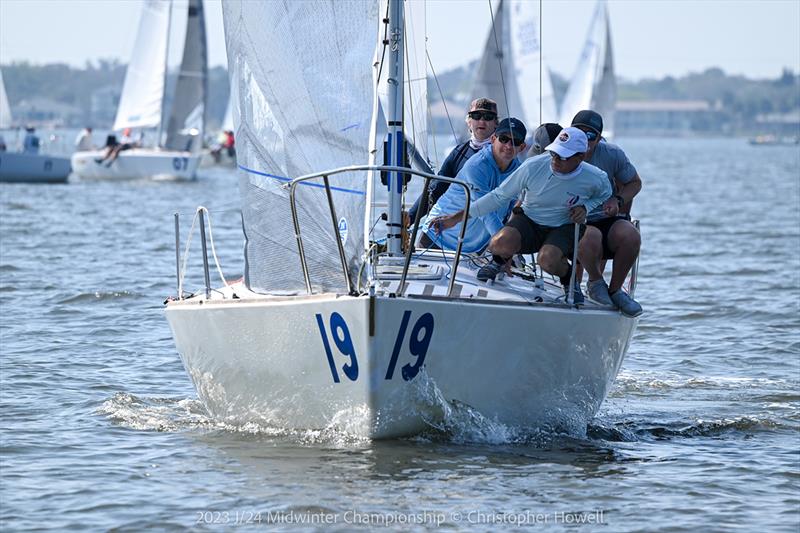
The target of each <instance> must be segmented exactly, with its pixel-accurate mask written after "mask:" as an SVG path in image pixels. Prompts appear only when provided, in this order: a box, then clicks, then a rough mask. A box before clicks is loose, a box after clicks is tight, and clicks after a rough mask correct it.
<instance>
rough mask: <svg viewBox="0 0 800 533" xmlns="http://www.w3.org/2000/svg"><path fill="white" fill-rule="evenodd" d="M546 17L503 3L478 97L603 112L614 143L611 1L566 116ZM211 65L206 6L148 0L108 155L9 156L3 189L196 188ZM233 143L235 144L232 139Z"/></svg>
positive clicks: (542, 113) (195, 1) (556, 116)
mask: <svg viewBox="0 0 800 533" xmlns="http://www.w3.org/2000/svg"><path fill="white" fill-rule="evenodd" d="M178 6H180V7H178ZM178 9H180V10H185V13H183V12H180V13H178V12H177V11H176V10H178ZM537 9H538V7H537V4H536V3H535V2H530V1H525V0H500V1H499V2H498V3H497V4H496V6H495V9H494V15H493V18H492V25H491V27H490V31H489V33H488V35H487V38H486V41H485V46H484V51H483V55H482V58H481V61H480V65H479V68H478V71H477V73H476V77H475V79H474V82H473V85H472V89H471V95H472V97H473V98H474V97H476V95H486V94H490V95H496V96H497V103H498V108H499V110H500V114H501V115H502V116H506V115H509V116H512V115H513V116H519V117H521V118H523V119H524V120H525V123H526V124H529V125H538V124H541V123H546V122H560V123H561V124H568V123H569V121H570V120H571V117H572V116H573V115H574V114H575V112H577V111H578V110H580V109H588V108H591V109H596V110H598V111H599V112H600V113H601V114H602V116H603V117H605V121H606V127H605V130H604V135H605V136H606V137H610V136H611V135H613V124H614V107H615V100H616V81H615V78H614V65H613V54H612V47H611V35H610V26H609V18H608V10H607V7H606V2H605V0H599V1H598V2H597V6H596V8H595V11H594V15H593V17H592V22H591V25H590V28H589V32H588V35H587V39H586V42H585V45H584V49H583V52H582V55H581V58H580V59H579V61H578V64H577V66H576V69H575V73H574V75H573V76H572V78H571V81H570V84H569V87H568V89H567V91H566V94H565V96H564V98H563V101H562V103H561V106H560V112H559V109H558V106H557V102H556V98H555V94H554V91H553V84H552V81H551V78H550V73H549V69H548V68H547V64H546V61H545V59H544V58H543V57H542V47H541V35H540V24H539V15H538V12H537ZM176 14H180V15H181V16H179V17H178V16H176ZM184 15H185V16H184ZM176 19H177V20H180V21H183V20H185V25H186V26H185V28H182V27H181V28H176V27H175V24H176V22H175V20H176ZM424 24H425V22H424V16H421V17H420V16H417V20H416V21H415V20H409V21H408V27H409V28H410V29H412V30H413V29H414V28H415V27H418V29H419V31H424ZM184 30H185V33H184V35H185V38H184V39H183V43H182V46H183V48H182V60H181V63H180V67H179V69H178V75H177V81H176V82H175V83H168V76H167V72H168V63H169V57H170V35H172V34H173V33H174V32H176V31H179V32H182V31H184ZM411 56H412V57H413V56H414V54H413V53H412V54H411ZM498 58H500V60H499V61H498ZM425 59H426V58H425V57H424V56H420V57H416V58H415V60H414V62H412V63H410V64H409V70H410V72H411V77H413V76H415V74H414V70H415V69H419V68H420V67H422V70H424V66H425ZM207 63H208V60H207V44H206V28H205V15H204V12H203V2H202V0H186V1H182V2H173V0H144V2H143V8H142V14H141V18H140V21H139V29H138V33H137V37H136V41H135V45H134V49H133V55H132V57H131V61H130V63H129V65H128V69H127V73H126V76H125V83H124V86H123V91H122V94H121V97H120V102H119V106H118V108H117V115H116V119H115V121H114V125H113V127H112V130H113V133H112V134H111V135H109V136H108V138H107V142H106V147H105V148H104V149H103V150H95V151H82V152H76V153H75V154H73V156H72V158H71V165H70V161H69V160H67V159H66V158H63V157H62V158H57V157H52V156H44V155H41V154H39V155H37V156H36V157H33V156H32V155H31V154H28V155H26V156H25V157H23V156H22V155H11V152H8V151H7V152H6V153H4V154H3V158H2V160H0V180H3V181H11V180H14V181H50V182H56V181H62V182H63V181H66V179H67V176H68V175H69V173H70V171H72V172H74V173H75V174H76V175H77V176H78V177H80V178H83V179H112V180H114V179H132V178H142V177H171V178H179V179H194V178H195V177H196V172H197V168H198V167H199V166H200V161H201V157H202V156H203V140H204V138H203V137H204V133H205V127H206V122H207V120H206V115H207V109H208V104H207V93H208V79H207V78H208V76H207V72H208V67H207ZM231 76H232V77H233V74H231ZM234 85H235V84H232V85H231V87H232V89H231V95H230V101H229V103H228V107H227V111H226V118H225V121H224V122H225V124H224V126H223V128H222V130H221V131H222V132H225V131H231V132H232V131H233V122H232V117H233V107H234V106H235V105H236V104H237V102H238V98H237V95H236V94H235V91H234V87H233V86H234ZM0 90H1V91H2V92H0V130H2V129H4V128H9V127H10V126H11V120H10V117H11V114H10V107H9V106H8V100H7V98H6V94H5V88H4V87H3V86H2V77H0ZM383 98H384V99H385V96H384V97H383ZM414 98H415V99H416V101H411V100H409V101H408V102H407V104H408V105H410V106H411V107H412V109H416V110H417V111H418V113H417V114H418V115H419V116H418V117H416V122H417V123H422V122H423V121H425V120H426V117H425V113H424V111H423V110H424V109H425V108H426V106H427V101H426V98H427V95H425V98H423V99H421V98H420V92H419V91H418V92H417V95H416V96H415V97H414ZM533 129H534V128H531V132H532V130H533ZM131 131H133V132H134V134H133V135H126V136H124V137H122V136H120V133H121V132H126V133H129V132H131ZM221 135H222V134H221ZM221 135H220V138H222V137H221ZM231 137H232V134H231ZM228 141H229V142H232V139H229V140H228ZM224 143H225V141H224V140H222V141H221V142H220V146H217V147H216V149H215V151H214V153H213V154H209V155H214V160H215V161H216V162H217V163H219V162H222V163H223V164H231V163H235V156H234V157H231V156H230V155H228V154H233V150H232V149H231V150H228V149H224V148H225V147H224V146H222V145H223V144H224ZM220 147H222V148H223V150H220ZM416 149H417V151H418V154H419V155H422V156H423V157H425V158H427V155H428V154H427V150H428V148H427V147H422V146H417V147H416ZM206 153H207V151H206ZM209 155H206V157H205V160H204V165H206V164H212V163H213V162H212V158H211V157H209ZM12 176H13V177H12Z"/></svg>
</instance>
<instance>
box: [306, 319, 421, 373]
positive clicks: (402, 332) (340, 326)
mask: <svg viewBox="0 0 800 533" xmlns="http://www.w3.org/2000/svg"><path fill="white" fill-rule="evenodd" d="M316 318H317V326H318V327H319V333H320V336H321V337H322V346H323V347H324V348H325V354H326V355H327V357H328V366H329V367H330V369H331V376H332V377H333V382H334V383H339V382H340V379H339V372H338V371H337V369H336V361H335V360H334V357H333V350H331V343H330V341H329V340H328V333H327V332H326V330H325V322H324V320H323V318H322V315H321V314H319V313H317V314H316ZM410 321H411V311H406V312H404V313H403V318H402V319H401V320H400V328H399V329H398V331H397V337H396V338H395V341H394V349H393V350H392V356H391V358H390V359H389V366H388V367H387V368H386V376H385V378H384V379H392V378H393V377H394V373H395V369H396V367H397V362H398V359H399V358H400V352H402V351H403V344H404V342H403V341H405V338H406V331H407V330H408V323H409V322H410ZM329 325H330V336H331V338H332V339H333V343H334V344H335V345H336V349H337V350H338V351H339V353H341V354H342V355H344V356H345V357H347V358H349V359H350V360H349V361H348V362H347V363H345V364H344V365H342V367H341V370H342V372H343V373H344V375H345V376H347V378H348V379H349V380H350V381H355V380H357V379H358V356H356V349H355V346H354V345H353V338H352V337H351V336H350V330H349V329H348V327H347V323H346V322H345V321H344V318H342V315H340V314H339V313H336V312H334V313H331V318H330V321H329ZM432 336H433V315H432V314H430V313H424V314H423V315H421V316H420V317H419V318H418V319H417V321H416V322H415V323H414V326H413V327H412V328H411V333H410V334H409V336H408V353H409V354H410V355H411V356H413V357H415V358H416V360H415V361H414V362H413V364H412V363H406V364H405V365H403V367H402V368H401V369H400V375H402V376H403V379H404V380H405V381H411V380H412V379H414V378H415V377H416V376H417V374H418V373H419V371H420V369H421V368H422V365H423V364H424V363H425V356H426V355H427V353H428V347H429V346H430V344H431V337H432Z"/></svg>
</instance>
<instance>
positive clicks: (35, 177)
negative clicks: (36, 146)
mask: <svg viewBox="0 0 800 533" xmlns="http://www.w3.org/2000/svg"><path fill="white" fill-rule="evenodd" d="M70 170H71V169H70V161H69V159H67V158H66V157H52V156H49V155H43V154H24V153H14V152H0V182H5V183H65V182H66V181H67V179H68V178H69V174H70Z"/></svg>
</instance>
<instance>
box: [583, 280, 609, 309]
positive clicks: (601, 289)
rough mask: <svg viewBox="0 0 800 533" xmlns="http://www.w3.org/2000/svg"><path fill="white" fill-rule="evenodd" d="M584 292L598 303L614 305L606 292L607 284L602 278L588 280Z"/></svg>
mask: <svg viewBox="0 0 800 533" xmlns="http://www.w3.org/2000/svg"><path fill="white" fill-rule="evenodd" d="M586 292H588V293H589V298H591V299H592V300H594V301H595V302H597V303H599V304H600V305H607V306H609V307H616V305H614V302H612V301H611V296H609V294H608V285H606V282H605V280H604V279H603V278H600V279H598V280H595V281H590V282H588V283H587V284H586Z"/></svg>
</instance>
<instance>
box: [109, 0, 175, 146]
mask: <svg viewBox="0 0 800 533" xmlns="http://www.w3.org/2000/svg"><path fill="white" fill-rule="evenodd" d="M170 4H171V3H170V1H169V0H145V3H144V6H143V9H142V17H141V19H140V20H139V30H138V33H137V34H136V41H135V44H134V50H133V54H132V56H131V62H130V64H129V65H128V70H127V72H126V73H125V84H124V85H123V87H122V95H121V96H120V102H119V107H118V108H117V117H116V119H115V120H114V128H113V129H114V130H122V129H124V128H153V127H157V126H158V125H159V124H160V123H161V111H162V100H163V95H164V70H165V69H166V65H167V53H166V52H167V39H168V32H169V22H170Z"/></svg>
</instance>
